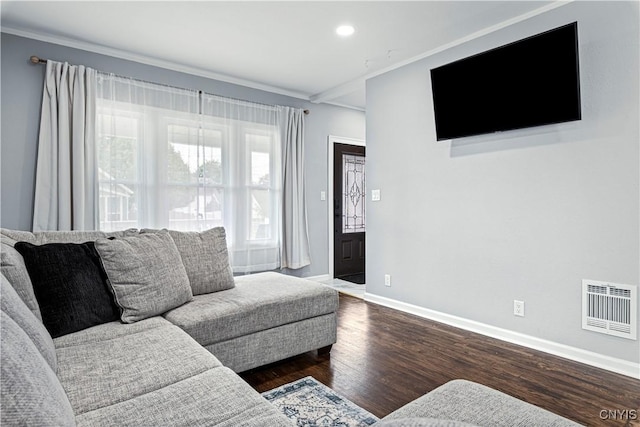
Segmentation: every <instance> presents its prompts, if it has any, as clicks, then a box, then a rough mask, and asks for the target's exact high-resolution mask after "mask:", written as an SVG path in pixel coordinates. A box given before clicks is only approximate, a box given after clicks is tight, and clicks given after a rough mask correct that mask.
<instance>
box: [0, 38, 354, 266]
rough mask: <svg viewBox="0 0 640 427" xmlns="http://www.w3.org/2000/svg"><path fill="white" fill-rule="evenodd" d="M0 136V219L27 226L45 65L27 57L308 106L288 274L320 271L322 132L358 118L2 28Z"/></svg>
mask: <svg viewBox="0 0 640 427" xmlns="http://www.w3.org/2000/svg"><path fill="white" fill-rule="evenodd" d="M1 37H2V40H1V41H2V51H1V53H2V74H1V79H2V105H1V106H2V117H1V118H2V141H1V145H0V150H1V157H2V159H1V166H2V170H1V179H2V181H1V196H2V198H1V202H2V203H1V204H2V206H1V212H0V225H1V226H2V227H5V228H13V229H20V230H30V229H31V223H32V210H33V193H34V179H35V162H36V152H37V138H38V125H39V123H40V106H41V103H42V85H43V77H44V72H45V67H44V66H41V65H32V64H31V63H29V57H30V56H31V55H37V56H39V57H41V58H47V59H53V60H57V61H67V62H69V63H71V64H82V65H86V66H89V67H92V68H95V69H97V70H100V71H104V72H112V73H115V74H119V75H124V76H130V77H134V78H138V79H142V80H148V81H152V82H156V83H160V84H167V85H172V86H177V87H183V88H190V89H196V90H203V91H205V92H209V93H214V94H217V95H222V96H229V97H233V98H239V99H246V100H249V101H254V102H261V103H266V104H278V105H289V106H293V107H300V108H308V109H310V110H311V114H310V115H308V116H306V122H305V123H306V129H305V166H306V180H307V181H306V190H307V197H308V219H309V239H310V244H311V260H312V265H311V266H309V267H305V268H303V269H300V270H296V271H292V272H290V273H291V274H296V275H301V276H315V275H321V274H326V273H327V272H328V241H327V236H328V231H327V223H328V219H327V205H326V203H327V202H326V201H320V191H322V190H325V191H326V190H327V136H328V135H339V136H345V137H350V138H359V139H364V134H365V116H364V113H361V112H359V111H354V110H349V109H346V108H340V107H334V106H330V105H325V104H311V103H309V102H306V101H304V100H301V99H296V98H291V97H287V96H282V95H278V94H275V93H270V92H265V91H260V90H255V89H251V88H248V87H243V86H238V85H233V84H229V83H225V82H221V81H216V80H211V79H207V78H203V77H198V76H194V75H190V74H185V73H179V72H175V71H171V70H167V69H163V68H158V67H153V66H148V65H144V64H141V63H137V62H133V61H126V60H121V59H117V58H114V57H110V56H105V55H100V54H97V53H92V52H87V51H84V50H79V49H73V48H69V47H64V46H60V45H56V44H51V43H45V42H41V41H37V40H32V39H28V38H23V37H17V36H14V35H10V34H5V33H2V35H1Z"/></svg>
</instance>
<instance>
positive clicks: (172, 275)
mask: <svg viewBox="0 0 640 427" xmlns="http://www.w3.org/2000/svg"><path fill="white" fill-rule="evenodd" d="M95 244H96V249H97V250H98V253H99V254H100V258H101V260H102V265H103V266H104V269H105V271H106V273H107V276H108V278H109V284H110V286H111V288H112V290H113V293H114V295H115V298H116V303H117V304H118V306H119V307H120V309H121V310H122V315H121V317H120V318H121V320H122V321H123V322H124V323H133V322H136V321H138V320H142V319H146V318H147V317H152V316H157V315H160V314H162V313H165V312H166V311H168V310H171V309H172V308H176V307H179V306H181V305H182V304H184V303H186V302H188V301H191V300H192V299H193V294H192V292H191V286H189V277H188V276H187V272H186V271H185V269H184V265H183V264H182V259H181V258H180V253H179V252H178V248H176V244H175V243H174V242H173V239H172V238H171V236H170V235H169V233H167V232H164V233H150V234H140V235H138V236H136V237H123V238H118V239H113V240H110V239H98V240H96V243H95Z"/></svg>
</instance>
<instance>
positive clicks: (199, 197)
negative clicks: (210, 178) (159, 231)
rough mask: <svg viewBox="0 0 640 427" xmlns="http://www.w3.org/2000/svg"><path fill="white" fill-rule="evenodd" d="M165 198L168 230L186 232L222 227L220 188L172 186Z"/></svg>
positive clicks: (222, 200) (222, 198)
mask: <svg viewBox="0 0 640 427" xmlns="http://www.w3.org/2000/svg"><path fill="white" fill-rule="evenodd" d="M167 196H168V200H169V201H170V202H169V203H170V210H169V228H171V229H174V230H184V231H188V230H195V229H199V230H206V229H208V228H212V227H218V226H222V225H223V221H222V214H223V206H224V204H223V202H224V190H223V189H222V188H212V187H208V188H202V187H195V186H179V185H172V186H169V188H168V194H167Z"/></svg>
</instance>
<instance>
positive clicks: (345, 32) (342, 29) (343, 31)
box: [336, 25, 356, 37]
mask: <svg viewBox="0 0 640 427" xmlns="http://www.w3.org/2000/svg"><path fill="white" fill-rule="evenodd" d="M355 31H356V29H355V28H353V25H340V26H339V27H338V28H336V34H338V35H339V36H342V37H348V36H350V35H351V34H353V33H355Z"/></svg>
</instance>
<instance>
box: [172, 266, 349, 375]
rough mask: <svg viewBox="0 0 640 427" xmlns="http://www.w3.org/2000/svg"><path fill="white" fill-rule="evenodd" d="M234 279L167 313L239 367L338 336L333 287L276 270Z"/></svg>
mask: <svg viewBox="0 0 640 427" xmlns="http://www.w3.org/2000/svg"><path fill="white" fill-rule="evenodd" d="M235 284H236V286H235V287H234V288H232V289H228V290H225V291H224V292H214V293H209V294H204V295H196V296H195V297H194V299H193V301H191V302H190V303H189V304H186V305H184V306H181V307H178V308H175V309H173V310H171V311H169V312H167V313H165V315H164V317H165V318H166V319H167V320H169V321H170V322H171V323H173V324H175V325H177V326H179V327H180V328H181V329H183V330H185V331H186V332H187V333H188V334H189V335H191V336H192V337H193V338H194V339H195V340H196V341H198V343H200V344H201V345H202V346H204V347H205V348H206V349H208V350H209V351H211V353H213V354H215V355H216V357H218V358H219V359H220V361H221V362H222V363H223V364H224V365H225V366H227V367H229V368H231V369H233V370H234V371H236V372H242V371H245V370H247V369H251V368H254V367H256V366H260V365H265V364H267V363H271V362H275V361H277V360H282V359H284V358H287V357H291V356H295V355H297V354H301V353H304V352H307V351H311V350H316V349H323V348H325V349H328V348H330V346H331V345H332V344H333V343H335V342H336V330H337V314H336V313H337V310H338V296H337V294H336V292H335V291H334V290H332V289H330V288H328V287H326V286H323V285H320V284H317V283H313V282H310V281H308V280H304V279H299V278H296V277H291V276H284V275H282V274H278V273H273V272H267V273H258V274H253V275H248V276H240V277H236V279H235ZM285 342H286V343H287V345H282V343H285Z"/></svg>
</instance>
